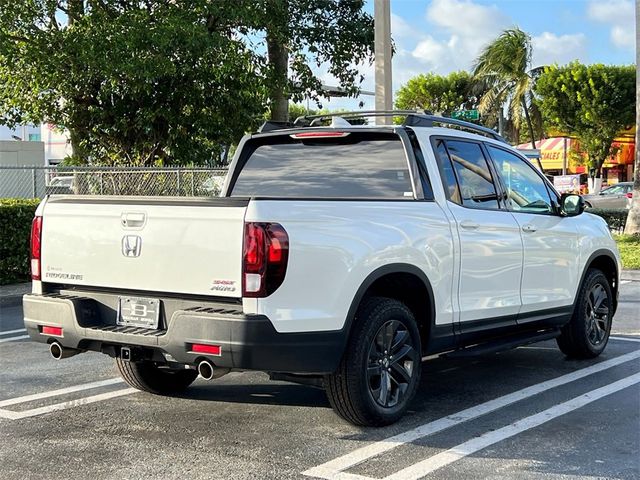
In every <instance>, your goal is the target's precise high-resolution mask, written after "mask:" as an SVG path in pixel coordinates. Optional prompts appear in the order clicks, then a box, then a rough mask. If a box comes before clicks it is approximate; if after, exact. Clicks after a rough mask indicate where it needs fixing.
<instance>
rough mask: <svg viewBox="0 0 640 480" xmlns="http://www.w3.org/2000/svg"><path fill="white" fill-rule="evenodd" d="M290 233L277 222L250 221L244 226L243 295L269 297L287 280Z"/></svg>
mask: <svg viewBox="0 0 640 480" xmlns="http://www.w3.org/2000/svg"><path fill="white" fill-rule="evenodd" d="M288 259H289V235H288V234H287V232H286V230H285V229H284V228H283V227H282V225H280V224H278V223H255V222H247V223H245V226H244V256H243V265H242V295H243V296H244V297H266V296H268V295H271V294H272V293H273V292H275V291H276V290H277V289H278V287H279V286H280V285H282V282H283V281H284V277H285V274H286V273H287V262H288Z"/></svg>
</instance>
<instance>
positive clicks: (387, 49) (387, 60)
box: [373, 0, 393, 125]
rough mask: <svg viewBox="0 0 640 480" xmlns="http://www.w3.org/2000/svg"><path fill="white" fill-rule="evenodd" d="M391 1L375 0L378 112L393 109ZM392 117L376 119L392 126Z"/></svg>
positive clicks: (380, 123) (381, 123) (378, 122)
mask: <svg viewBox="0 0 640 480" xmlns="http://www.w3.org/2000/svg"><path fill="white" fill-rule="evenodd" d="M390 2H391V0H375V3H374V4H373V12H374V14H373V15H374V22H375V71H376V110H391V109H392V108H393V102H392V100H393V92H392V90H391V88H392V87H391V5H390ZM391 121H392V118H391V117H376V123H377V124H378V125H389V124H391Z"/></svg>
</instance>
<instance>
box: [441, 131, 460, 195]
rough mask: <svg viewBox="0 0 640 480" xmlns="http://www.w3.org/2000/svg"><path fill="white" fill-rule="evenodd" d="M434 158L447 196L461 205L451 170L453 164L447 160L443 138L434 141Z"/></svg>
mask: <svg viewBox="0 0 640 480" xmlns="http://www.w3.org/2000/svg"><path fill="white" fill-rule="evenodd" d="M436 160H437V162H438V167H439V170H440V177H441V178H442V185H443V186H444V191H445V193H446V194H447V198H448V199H449V200H451V201H452V202H454V203H457V204H458V205H462V199H461V198H460V189H459V188H458V181H457V180H456V172H454V171H453V165H451V160H449V154H448V153H447V148H446V147H445V146H444V140H437V142H436Z"/></svg>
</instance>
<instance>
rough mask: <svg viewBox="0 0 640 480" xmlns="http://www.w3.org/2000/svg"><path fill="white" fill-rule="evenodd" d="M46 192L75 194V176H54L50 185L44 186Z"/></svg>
mask: <svg viewBox="0 0 640 480" xmlns="http://www.w3.org/2000/svg"><path fill="white" fill-rule="evenodd" d="M44 193H45V194H46V195H66V194H73V193H75V192H74V191H73V177H72V176H66V177H54V178H52V179H51V181H50V182H49V185H46V186H45V187H44Z"/></svg>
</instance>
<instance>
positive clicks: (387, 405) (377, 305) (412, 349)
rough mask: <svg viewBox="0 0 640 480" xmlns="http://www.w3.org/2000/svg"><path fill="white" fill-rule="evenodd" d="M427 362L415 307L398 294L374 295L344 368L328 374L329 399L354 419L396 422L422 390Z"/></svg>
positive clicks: (359, 316) (360, 317)
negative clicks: (410, 308) (422, 370)
mask: <svg viewBox="0 0 640 480" xmlns="http://www.w3.org/2000/svg"><path fill="white" fill-rule="evenodd" d="M394 343H395V345H394ZM389 345H391V347H389ZM392 353H393V354H395V357H396V358H395V359H393V356H394V355H392ZM421 362H422V352H421V347H420V333H419V332H418V327H417V325H416V321H415V318H414V317H413V314H412V313H411V311H410V310H409V309H408V308H407V307H406V305H404V304H403V303H401V302H399V301H397V300H392V299H389V298H382V297H372V298H369V299H368V300H366V301H365V302H364V303H363V304H362V305H361V306H360V308H359V309H358V312H357V313H356V317H355V319H354V325H353V328H352V331H351V334H350V337H349V341H348V343H347V346H346V349H345V353H344V355H343V357H342V360H341V362H340V365H339V366H338V370H337V371H336V372H335V373H333V374H331V375H327V376H325V379H324V382H325V388H326V392H327V397H328V398H329V403H330V404H331V406H332V407H333V409H334V410H335V411H336V413H338V415H340V416H341V417H342V418H344V419H345V420H347V421H349V422H351V423H353V424H354V425H362V426H376V427H378V426H383V425H389V424H391V423H394V422H396V421H397V420H398V419H399V418H400V417H402V415H403V414H404V413H405V411H406V410H407V408H408V406H409V404H410V403H411V400H412V399H413V397H414V396H415V394H416V391H417V389H418V386H419V384H420V372H421V367H422V363H421ZM385 369H386V370H385Z"/></svg>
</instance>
